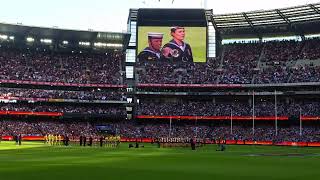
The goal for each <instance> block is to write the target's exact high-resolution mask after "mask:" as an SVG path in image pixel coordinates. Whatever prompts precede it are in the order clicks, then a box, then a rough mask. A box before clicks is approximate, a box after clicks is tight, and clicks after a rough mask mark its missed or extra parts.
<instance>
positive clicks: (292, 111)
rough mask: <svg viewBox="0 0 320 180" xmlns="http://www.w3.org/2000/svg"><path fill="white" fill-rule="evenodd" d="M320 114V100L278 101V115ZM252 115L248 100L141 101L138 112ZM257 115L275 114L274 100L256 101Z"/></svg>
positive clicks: (148, 113)
mask: <svg viewBox="0 0 320 180" xmlns="http://www.w3.org/2000/svg"><path fill="white" fill-rule="evenodd" d="M300 108H301V113H302V116H320V111H319V109H320V103H319V102H318V101H316V100H315V101H310V102H297V103H285V102H278V103H277V116H297V117H299V115H300ZM231 112H232V114H233V116H252V115H253V104H252V103H251V104H249V103H248V102H246V103H244V102H233V103H232V102H223V103H213V102H208V101H204V102H203V101H181V102H155V101H151V100H150V101H141V102H140V104H139V106H138V108H137V113H138V114H139V115H158V116H166V115H168V116H170V115H171V116H230V115H231ZM254 114H255V116H274V115H275V105H274V102H268V101H267V102H255V106H254Z"/></svg>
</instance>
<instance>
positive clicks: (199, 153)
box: [0, 142, 320, 180]
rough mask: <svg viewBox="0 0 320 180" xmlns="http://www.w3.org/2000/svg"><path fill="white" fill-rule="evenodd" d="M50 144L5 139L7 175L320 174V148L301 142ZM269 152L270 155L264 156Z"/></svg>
mask: <svg viewBox="0 0 320 180" xmlns="http://www.w3.org/2000/svg"><path fill="white" fill-rule="evenodd" d="M127 145H128V144H121V147H120V148H100V147H79V146H78V145H73V146H71V147H59V146H56V147H50V146H46V145H43V144H42V143H35V142H23V144H22V146H17V145H14V143H13V142H1V143H0V178H1V179H3V180H29V179H30V180H38V179H39V180H51V179H52V180H53V179H54V180H64V179H68V180H70V179H91V180H94V179H110V180H118V179H119V180H120V179H121V180H127V179H128V180H129V179H131V180H132V179H150V180H157V179H161V180H163V179H183V180H189V179H190V180H191V179H193V180H194V179H197V180H200V179H208V180H209V179H210V180H211V179H221V180H222V179H223V180H224V179H233V180H238V179H244V180H251V179H252V180H253V179H254V180H263V179H268V180H274V179H286V180H294V179H297V180H305V179H313V180H315V179H318V178H319V177H320V171H319V168H320V156H319V155H320V149H319V148H305V147H303V148H301V147H269V146H227V151H226V152H216V151H215V149H216V146H215V145H207V146H205V147H202V148H198V149H197V150H196V151H192V150H190V149H189V148H175V149H173V148H157V147H156V146H154V145H151V144H145V147H144V148H139V149H129V148H127ZM262 155H264V156H262Z"/></svg>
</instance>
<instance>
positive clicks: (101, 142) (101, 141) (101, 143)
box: [100, 136, 104, 147]
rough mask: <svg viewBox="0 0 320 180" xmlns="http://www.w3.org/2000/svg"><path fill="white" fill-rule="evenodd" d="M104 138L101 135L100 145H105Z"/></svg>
mask: <svg viewBox="0 0 320 180" xmlns="http://www.w3.org/2000/svg"><path fill="white" fill-rule="evenodd" d="M103 139H104V138H103V137H102V136H101V137H100V147H102V145H103Z"/></svg>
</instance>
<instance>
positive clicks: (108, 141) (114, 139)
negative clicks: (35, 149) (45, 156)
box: [44, 134, 121, 147]
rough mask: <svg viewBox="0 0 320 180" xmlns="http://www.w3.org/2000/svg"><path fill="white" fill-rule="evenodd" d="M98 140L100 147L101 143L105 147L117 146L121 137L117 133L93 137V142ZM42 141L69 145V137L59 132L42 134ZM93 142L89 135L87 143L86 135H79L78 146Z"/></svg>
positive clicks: (90, 144) (89, 144)
mask: <svg viewBox="0 0 320 180" xmlns="http://www.w3.org/2000/svg"><path fill="white" fill-rule="evenodd" d="M98 140H99V143H100V146H101V147H102V146H103V144H104V143H105V145H106V146H107V147H119V145H120V142H121V137H120V136H119V135H117V136H111V135H110V136H106V137H103V136H101V137H100V138H99V139H97V138H96V139H95V142H98ZM44 142H45V144H48V145H51V146H53V145H59V146H60V145H62V142H63V144H64V145H66V146H68V145H69V137H68V136H61V135H60V134H59V135H53V134H47V135H45V136H44ZM93 142H94V139H93V138H92V137H91V136H90V137H89V141H88V144H87V137H86V136H80V137H79V143H80V146H86V145H88V146H92V145H93Z"/></svg>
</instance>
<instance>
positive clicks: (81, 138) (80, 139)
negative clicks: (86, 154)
mask: <svg viewBox="0 0 320 180" xmlns="http://www.w3.org/2000/svg"><path fill="white" fill-rule="evenodd" d="M82 140H83V137H82V136H80V138H79V141H80V146H82Z"/></svg>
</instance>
